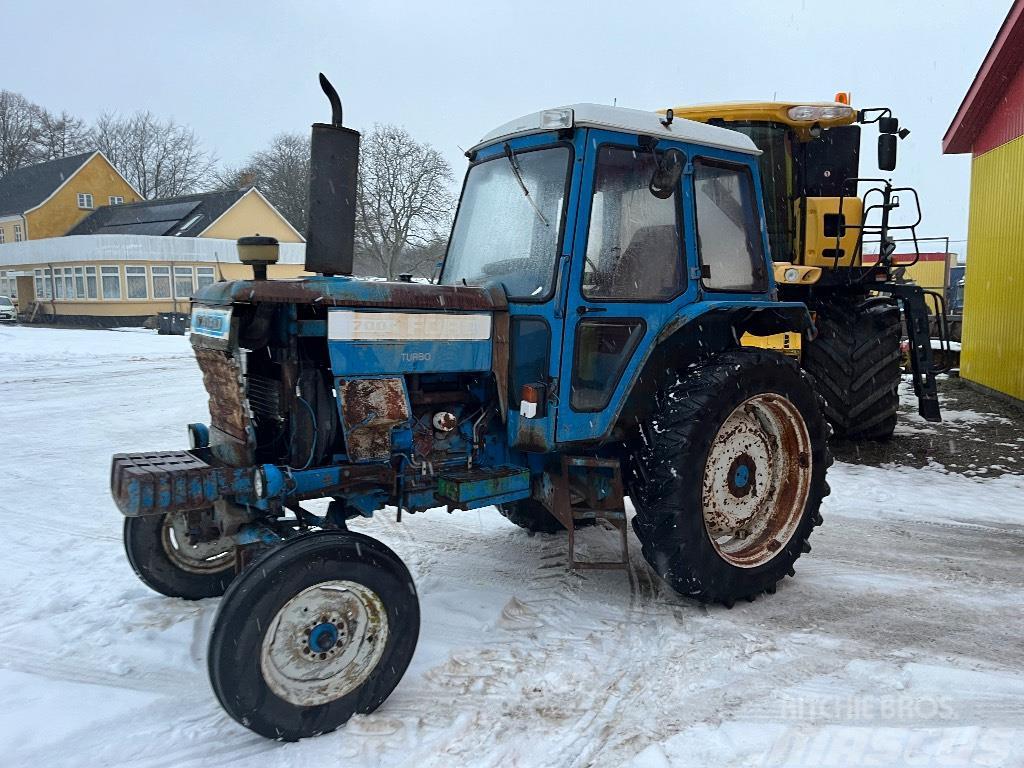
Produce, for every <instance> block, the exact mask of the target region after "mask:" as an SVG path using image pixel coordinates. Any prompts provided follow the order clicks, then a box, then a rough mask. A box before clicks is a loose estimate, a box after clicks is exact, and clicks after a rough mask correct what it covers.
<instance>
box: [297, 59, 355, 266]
mask: <svg viewBox="0 0 1024 768" xmlns="http://www.w3.org/2000/svg"><path fill="white" fill-rule="evenodd" d="M320 87H321V88H323V89H324V93H325V94H327V98H328V100H330V102H331V123H330V124H329V125H328V124H327V123H313V134H312V137H311V140H310V152H309V219H308V224H307V226H306V271H307V272H318V273H320V274H322V275H351V274H352V259H353V256H354V252H355V228H356V177H357V175H358V172H359V132H358V131H353V130H352V129H351V128H343V127H342V125H341V99H340V98H339V97H338V92H337V91H336V90H334V86H333V85H331V83H330V81H329V80H328V79H327V78H326V77H324V75H323V73H320Z"/></svg>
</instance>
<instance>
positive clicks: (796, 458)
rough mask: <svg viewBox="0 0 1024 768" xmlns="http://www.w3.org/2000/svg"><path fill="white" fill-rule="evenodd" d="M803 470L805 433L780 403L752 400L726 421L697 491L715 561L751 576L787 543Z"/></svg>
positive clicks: (790, 408)
mask: <svg viewBox="0 0 1024 768" xmlns="http://www.w3.org/2000/svg"><path fill="white" fill-rule="evenodd" d="M811 464H812V461H811V440H810V436H809V435H808V433H807V425H806V424H805V423H804V419H803V417H802V416H801V415H800V411H799V410H797V408H796V406H794V405H793V403H791V402H790V401H789V400H787V399H786V398H785V397H783V396H782V395H777V394H773V393H762V394H759V395H755V396H754V397H751V398H750V399H748V400H745V401H744V402H742V403H740V404H739V405H738V406H737V407H736V408H735V409H734V410H733V411H732V413H730V414H729V416H728V417H727V418H726V420H725V422H724V423H723V424H722V426H721V427H720V428H719V429H718V432H717V433H716V435H715V439H714V440H713V441H712V443H711V448H710V450H709V451H708V458H707V463H706V464H705V466H704V478H703V483H702V488H701V504H702V507H703V515H704V527H705V529H706V530H707V533H708V537H709V538H710V540H711V543H712V544H713V545H714V547H715V550H716V551H717V552H718V554H719V556H720V557H721V558H722V559H723V560H725V561H727V562H729V563H731V564H732V565H735V566H738V567H740V568H754V567H757V566H759V565H763V564H764V563H766V562H768V561H769V560H771V559H772V558H773V557H775V556H776V555H777V554H778V553H779V552H780V551H781V550H782V548H783V547H785V546H786V544H788V543H789V541H790V539H792V538H793V534H794V533H795V532H796V529H797V527H798V526H799V524H800V519H801V517H802V515H803V511H804V507H805V506H806V504H807V495H808V493H809V491H810V486H811V472H812V469H813V467H812V465H811Z"/></svg>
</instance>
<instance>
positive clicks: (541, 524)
mask: <svg viewBox="0 0 1024 768" xmlns="http://www.w3.org/2000/svg"><path fill="white" fill-rule="evenodd" d="M498 511H499V512H501V514H502V515H503V516H504V517H505V518H507V519H508V521H509V522H510V523H514V524H515V525H518V526H519V527H520V528H522V529H524V530H525V531H526V532H527V533H529V534H530V535H531V536H533V534H535V533H562V532H564V531H565V526H564V525H562V523H561V521H560V520H559V519H558V518H557V517H555V516H554V515H552V514H551V513H550V512H548V510H547V507H545V506H544V505H543V504H541V503H540V502H539V501H536V500H535V499H522V500H520V501H513V502H509V503H508V504H499V505H498ZM596 523H597V520H595V519H594V518H584V519H582V520H577V521H576V529H577V530H579V529H580V528H587V527H588V526H591V525H594V524H596Z"/></svg>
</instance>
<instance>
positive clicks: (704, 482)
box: [631, 348, 831, 605]
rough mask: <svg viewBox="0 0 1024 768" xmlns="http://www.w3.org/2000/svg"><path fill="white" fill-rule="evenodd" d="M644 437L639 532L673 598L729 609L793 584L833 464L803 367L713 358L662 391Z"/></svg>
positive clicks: (765, 356) (778, 360) (634, 488)
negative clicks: (786, 580) (788, 580)
mask: <svg viewBox="0 0 1024 768" xmlns="http://www.w3.org/2000/svg"><path fill="white" fill-rule="evenodd" d="M641 436H642V441H641V442H642V446H640V448H639V450H638V451H637V454H636V459H635V473H634V476H633V477H632V478H631V496H632V499H633V505H634V507H635V508H636V515H635V517H634V518H633V528H634V530H635V531H636V534H637V537H638V538H639V539H640V542H641V544H642V546H643V554H644V557H645V558H646V560H647V562H648V563H649V564H650V565H651V567H652V568H653V569H654V570H655V571H656V572H657V573H658V574H659V575H660V576H661V577H662V578H663V579H665V581H666V582H668V584H669V585H670V586H671V587H672V588H673V589H675V590H676V591H677V592H679V593H680V594H683V595H685V596H687V597H693V598H696V599H697V600H700V601H702V602H719V603H724V604H725V605H732V603H733V602H735V601H736V600H740V599H744V598H745V599H749V600H752V599H754V597H756V596H757V595H758V594H760V593H761V592H774V591H775V585H776V583H777V582H778V581H779V580H780V579H782V578H783V577H784V576H786V575H787V574H789V575H792V574H793V563H794V562H795V561H796V559H797V558H798V557H800V555H801V554H802V553H803V552H806V551H809V550H810V545H809V544H808V543H807V538H808V537H809V536H810V534H811V531H812V530H813V528H814V527H815V526H816V525H818V524H820V522H821V516H820V515H819V513H818V508H819V507H820V505H821V500H822V497H824V496H825V495H827V494H828V485H827V483H826V482H825V472H826V469H827V468H828V466H829V464H830V463H831V457H830V455H829V452H828V446H827V439H828V425H827V424H826V423H825V420H824V418H823V417H822V414H821V409H820V406H819V398H818V396H817V394H815V392H814V390H813V388H812V387H811V385H810V382H809V381H808V380H807V378H806V377H805V376H804V375H803V373H802V372H801V370H800V367H799V366H798V365H797V364H796V362H795V361H793V360H790V359H788V358H786V357H784V356H783V355H780V354H778V353H776V352H773V351H770V350H765V349H750V348H744V349H736V350H729V351H727V352H723V353H720V354H718V355H715V356H714V357H712V358H711V359H710V360H708V361H707V362H706V363H704V364H702V365H701V366H700V367H698V368H694V369H691V370H690V371H688V372H686V373H685V374H684V375H683V376H682V378H680V379H679V380H677V381H674V382H672V383H671V384H669V385H668V386H665V387H662V388H660V391H659V392H658V394H657V397H656V405H655V412H654V414H653V415H652V418H651V419H650V420H649V423H648V424H647V425H645V427H644V428H643V429H642V431H641Z"/></svg>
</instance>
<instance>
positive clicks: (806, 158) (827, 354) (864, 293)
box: [662, 93, 940, 439]
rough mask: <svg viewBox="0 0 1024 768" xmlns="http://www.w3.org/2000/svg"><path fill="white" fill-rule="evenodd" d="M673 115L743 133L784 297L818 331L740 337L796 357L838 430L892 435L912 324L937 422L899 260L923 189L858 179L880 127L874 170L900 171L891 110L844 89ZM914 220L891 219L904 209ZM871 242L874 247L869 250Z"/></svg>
mask: <svg viewBox="0 0 1024 768" xmlns="http://www.w3.org/2000/svg"><path fill="white" fill-rule="evenodd" d="M662 112H663V114H665V115H666V116H669V115H670V114H671V116H673V117H683V118H687V119H689V120H697V121H700V122H704V123H710V124H712V125H719V126H722V127H725V128H731V129H733V130H736V131H740V132H741V133H744V134H746V135H748V136H749V137H750V138H751V139H752V140H753V141H754V143H755V144H756V145H757V146H758V148H759V149H761V150H762V155H761V158H760V163H761V179H762V186H763V193H764V204H765V216H766V219H767V222H766V223H767V229H768V239H769V242H770V245H771V250H772V258H773V260H774V261H775V269H774V272H775V280H776V284H777V285H778V289H779V293H780V297H781V298H783V299H786V300H798V301H804V302H806V303H807V305H808V307H809V308H810V309H811V311H812V313H813V314H814V316H815V324H816V328H817V336H816V337H815V338H814V339H812V340H803V342H802V343H801V339H800V338H799V337H797V336H795V335H794V334H779V335H777V336H768V337H760V338H759V337H754V336H749V335H748V336H745V337H744V339H743V342H744V343H745V344H748V345H752V346H762V347H771V348H773V349H779V350H781V351H783V352H786V353H788V354H793V355H795V356H798V357H799V358H800V360H801V364H802V365H803V367H804V369H805V370H806V371H807V373H808V374H809V375H810V377H811V378H812V380H813V381H814V383H815V385H816V387H817V389H818V391H819V392H820V393H821V395H822V396H823V397H824V399H825V409H826V415H827V416H828V419H829V421H830V422H831V423H832V426H833V428H834V429H835V432H836V434H837V435H838V436H840V437H846V438H850V439H864V438H867V439H885V438H888V437H889V436H891V435H892V433H893V430H894V428H895V426H896V413H897V408H898V405H899V396H898V394H897V387H898V385H899V382H900V360H901V357H900V342H901V338H902V327H903V325H904V324H905V327H906V330H907V334H908V336H909V337H910V349H911V364H912V366H911V367H912V371H913V374H914V388H915V391H916V393H917V396H918V402H919V411H920V413H921V415H922V416H924V417H925V418H926V419H928V420H929V421H938V420H939V418H940V417H939V404H938V396H937V394H936V389H935V376H934V373H935V369H934V366H933V364H932V356H931V343H930V338H929V327H928V309H927V308H926V303H925V294H926V293H930V292H926V291H924V290H922V288H920V287H919V286H917V285H915V284H914V283H911V282H907V281H905V280H904V279H903V273H904V271H905V270H900V269H898V267H900V266H904V267H905V266H906V264H907V261H906V259H905V257H904V258H903V260H901V261H900V263H899V264H897V263H895V262H894V261H893V254H894V252H895V249H896V245H895V238H894V237H893V233H895V232H896V231H902V232H903V233H907V232H908V231H909V234H910V239H911V241H912V242H913V243H914V244H915V249H914V250H915V253H916V251H917V248H916V242H917V235H916V226H917V225H918V224H919V223H920V206H919V204H918V200H917V193H916V192H915V191H914V190H913V189H911V188H909V187H901V188H898V187H893V186H892V185H891V183H890V182H889V180H888V179H884V178H864V177H861V176H860V168H859V166H860V136H861V128H862V126H865V125H875V124H877V126H878V129H879V137H878V167H879V169H880V170H882V171H891V170H893V169H894V168H895V167H896V146H897V139H898V138H899V139H903V138H906V136H907V135H908V134H909V133H910V132H909V131H907V130H906V129H904V128H900V126H899V121H898V120H897V119H896V118H895V117H893V116H892V111H891V110H890V109H889V108H887V107H879V108H871V109H860V110H857V109H854V108H853V107H852V106H850V99H849V95H848V94H845V93H839V94H836V98H835V101H829V102H781V103H780V102H732V103H725V104H703V105H698V106H690V107H685V106H683V107H673V108H671V109H670V110H669V109H666V110H662ZM901 194H902V196H903V197H904V207H907V206H908V205H909V206H913V207H914V208H916V211H915V212H914V214H913V215H912V216H911V217H910V218H911V219H913V221H911V223H909V224H904V225H902V226H893V225H892V224H891V222H890V215H891V213H892V211H893V210H895V209H896V208H898V207H900V195H901ZM865 238H867V241H868V242H875V241H877V243H878V250H879V253H878V254H869V255H868V256H867V258H864V256H863V250H864V244H865ZM916 260H917V259H916V257H911V259H910V261H911V263H915V262H916ZM901 311H902V313H903V322H902V323H901V317H900V313H901Z"/></svg>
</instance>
